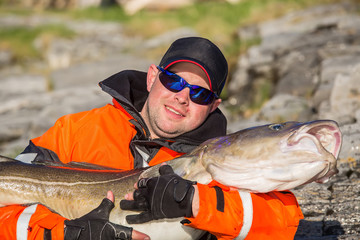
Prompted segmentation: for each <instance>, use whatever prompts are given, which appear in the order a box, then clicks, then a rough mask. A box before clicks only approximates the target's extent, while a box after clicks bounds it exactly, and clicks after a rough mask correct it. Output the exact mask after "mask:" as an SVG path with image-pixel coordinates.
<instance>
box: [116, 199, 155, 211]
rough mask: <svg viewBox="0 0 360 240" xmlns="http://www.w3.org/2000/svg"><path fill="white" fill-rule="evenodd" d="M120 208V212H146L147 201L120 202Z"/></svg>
mask: <svg viewBox="0 0 360 240" xmlns="http://www.w3.org/2000/svg"><path fill="white" fill-rule="evenodd" d="M120 208H121V209H122V210H135V211H136V210H137V211H146V210H148V203H147V201H145V200H144V201H131V200H121V201H120Z"/></svg>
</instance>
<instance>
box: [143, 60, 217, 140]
mask: <svg viewBox="0 0 360 240" xmlns="http://www.w3.org/2000/svg"><path fill="white" fill-rule="evenodd" d="M169 71H171V72H173V73H176V74H177V75H179V76H180V77H182V78H184V79H185V80H186V81H187V82H188V83H189V84H192V85H198V86H201V87H204V88H206V89H209V84H208V80H207V78H206V75H205V73H204V72H203V70H202V69H201V68H200V67H198V66H196V65H195V64H192V63H186V62H183V63H176V64H175V65H173V66H172V67H171V68H170V69H169ZM159 73H160V71H159V70H158V69H157V68H156V66H155V65H151V66H150V68H149V71H148V77H147V89H148V91H149V97H148V99H147V101H146V103H145V105H144V108H143V109H142V111H141V115H142V116H143V118H144V120H145V122H146V124H147V125H148V127H149V130H150V133H151V137H152V138H159V137H163V138H173V137H176V136H179V135H181V134H183V133H186V132H189V131H191V130H193V129H195V128H197V127H199V126H200V125H201V124H202V123H203V122H204V120H205V119H206V118H207V116H208V115H209V113H211V112H212V111H214V110H215V109H216V108H217V107H218V105H219V104H220V102H221V99H216V100H214V101H213V103H211V104H209V105H200V104H196V103H194V102H192V101H191V100H190V96H189V92H190V89H189V88H187V87H186V88H184V89H183V90H181V91H180V92H177V93H174V92H171V91H169V90H168V89H166V88H165V87H164V86H163V85H162V83H161V82H160V80H159Z"/></svg>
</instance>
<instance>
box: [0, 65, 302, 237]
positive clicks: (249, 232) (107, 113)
mask: <svg viewBox="0 0 360 240" xmlns="http://www.w3.org/2000/svg"><path fill="white" fill-rule="evenodd" d="M145 76H146V75H144V73H141V72H129V71H125V72H121V73H118V74H115V75H114V76H111V77H110V78H109V79H107V80H105V81H103V82H101V83H100V86H101V87H102V88H103V90H104V91H106V92H108V93H110V94H111V95H112V96H113V97H114V101H113V103H114V104H113V105H110V104H109V105H106V106H104V107H101V108H97V109H93V110H91V111H86V112H81V113H76V114H70V115H66V116H64V117H61V118H60V119H58V121H56V123H55V125H54V126H53V127H51V128H50V129H49V130H48V131H47V132H46V133H44V134H43V135H42V136H40V137H38V138H35V139H32V140H31V142H30V145H29V146H28V147H27V148H26V149H25V150H24V152H23V153H22V154H21V155H22V157H24V158H23V159H26V156H29V155H30V154H29V155H27V154H28V153H36V154H37V155H36V158H35V159H33V162H42V161H45V162H49V161H53V162H61V163H65V164H67V163H69V164H71V163H72V162H86V163H91V164H97V165H102V166H106V167H111V168H117V169H124V170H129V169H133V168H139V167H143V166H144V165H146V164H148V165H150V166H152V165H156V164H158V163H161V162H164V161H168V160H170V159H173V158H175V157H178V156H180V155H182V154H184V153H186V152H189V151H190V150H192V149H193V148H194V147H196V145H198V144H199V143H201V142H202V141H204V140H206V139H208V138H211V137H216V136H221V135H224V134H225V131H226V120H225V118H224V116H223V115H222V114H221V112H220V111H219V110H217V111H215V112H214V113H213V114H211V115H210V116H209V118H208V119H207V120H206V122H205V123H204V124H203V125H202V126H201V127H199V128H198V129H195V130H194V131H192V132H189V133H187V134H184V135H182V136H179V137H178V138H175V139H155V140H150V139H149V137H148V136H149V132H148V129H147V127H146V126H145V124H144V123H143V120H142V118H141V116H140V114H139V113H138V112H139V111H140V110H141V108H142V105H143V103H144V101H145V99H146V96H137V98H136V99H142V100H139V101H133V100H132V99H133V98H134V97H133V95H134V94H135V93H138V92H144V93H146V89H145V87H144V85H145ZM123 79H125V80H126V81H124V82H122V83H121V84H119V81H120V80H121V81H122V80H123ZM140 80H141V83H138V82H139V81H140ZM120 86H121V87H120ZM129 92H131V94H130V93H129ZM214 122H216V126H218V128H213V127H212V126H214V124H213V123H214ZM32 156H34V154H32ZM144 158H145V159H147V160H146V161H145V160H144ZM198 188H199V195H200V208H199V214H198V215H197V217H196V218H188V219H187V220H185V222H184V224H187V225H190V226H192V227H195V228H199V229H203V230H206V231H209V232H211V233H212V234H214V235H215V236H217V237H218V239H233V238H236V237H238V236H239V234H240V236H239V239H241V238H240V237H241V236H247V238H246V239H262V238H263V237H264V236H267V237H266V239H293V237H294V234H295V232H296V228H297V225H298V222H299V219H300V218H302V214H301V210H300V208H299V206H298V204H297V201H296V199H295V197H294V195H293V194H292V193H290V192H285V193H283V192H272V193H268V194H249V193H241V192H240V193H239V192H237V191H230V190H229V189H228V188H226V187H224V186H220V187H219V186H218V185H217V184H213V183H212V184H209V185H202V184H198ZM34 208H35V207H32V208H29V207H25V206H17V205H16V206H7V207H4V208H0V228H1V229H0V232H1V233H0V239H13V238H14V236H15V235H14V234H16V233H17V232H21V231H22V232H24V231H25V232H27V233H28V239H43V235H44V229H50V230H51V236H52V237H53V239H58V238H59V239H62V238H63V221H64V218H63V217H61V216H59V215H58V214H56V213H52V212H51V211H50V210H48V209H46V208H45V207H44V206H42V205H36V208H35V210H34ZM30 210H31V211H30ZM22 216H25V218H24V217H22ZM19 219H20V220H21V221H20V220H19ZM24 219H25V220H27V221H24ZM45 223H46V224H45ZM1 234H3V235H1Z"/></svg>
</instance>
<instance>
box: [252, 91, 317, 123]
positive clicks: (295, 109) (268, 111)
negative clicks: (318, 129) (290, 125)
mask: <svg viewBox="0 0 360 240" xmlns="http://www.w3.org/2000/svg"><path fill="white" fill-rule="evenodd" d="M311 116H312V112H311V108H310V107H309V106H308V103H307V101H306V100H305V99H303V98H301V97H296V96H294V95H289V94H279V95H276V96H275V97H273V98H272V99H271V100H270V101H268V102H267V103H265V105H264V106H263V107H262V108H261V110H260V112H259V114H258V117H257V120H262V121H268V122H284V121H309V120H311Z"/></svg>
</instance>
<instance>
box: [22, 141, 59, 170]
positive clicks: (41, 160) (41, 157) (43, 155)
mask: <svg viewBox="0 0 360 240" xmlns="http://www.w3.org/2000/svg"><path fill="white" fill-rule="evenodd" d="M28 153H36V157H35V158H34V159H33V160H32V162H31V163H32V164H40V165H62V164H63V163H62V162H61V161H60V159H59V157H58V155H57V154H56V153H55V152H54V151H51V150H49V149H47V148H43V147H38V146H36V145H35V144H34V143H33V142H32V141H31V140H30V141H29V145H28V146H27V147H26V148H25V149H24V151H23V152H22V153H21V154H20V155H22V154H28Z"/></svg>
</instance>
